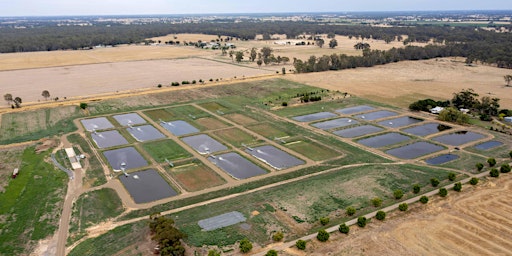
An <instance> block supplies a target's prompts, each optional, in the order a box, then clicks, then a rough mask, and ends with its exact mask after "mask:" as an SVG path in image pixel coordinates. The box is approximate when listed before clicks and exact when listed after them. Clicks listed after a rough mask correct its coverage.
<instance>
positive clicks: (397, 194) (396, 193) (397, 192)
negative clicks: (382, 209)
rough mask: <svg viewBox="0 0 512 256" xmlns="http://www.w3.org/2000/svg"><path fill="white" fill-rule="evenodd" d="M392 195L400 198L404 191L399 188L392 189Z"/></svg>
mask: <svg viewBox="0 0 512 256" xmlns="http://www.w3.org/2000/svg"><path fill="white" fill-rule="evenodd" d="M393 195H394V196H395V199H401V198H402V197H403V196H404V192H403V191H402V190H401V189H397V190H395V191H393Z"/></svg>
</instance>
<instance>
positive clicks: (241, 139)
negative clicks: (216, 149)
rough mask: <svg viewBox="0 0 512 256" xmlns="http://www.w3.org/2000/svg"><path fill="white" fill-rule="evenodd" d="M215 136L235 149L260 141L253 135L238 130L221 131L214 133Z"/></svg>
mask: <svg viewBox="0 0 512 256" xmlns="http://www.w3.org/2000/svg"><path fill="white" fill-rule="evenodd" d="M213 134H214V135H215V136H217V137H219V138H220V139H222V140H223V141H225V142H227V143H229V144H231V145H233V146H235V147H241V146H242V144H246V145H251V144H254V143H256V142H257V141H258V140H257V139H256V138H255V137H253V136H252V135H250V134H248V133H246V132H244V131H242V130H240V129H238V128H230V129H224V130H219V131H215V132H213Z"/></svg>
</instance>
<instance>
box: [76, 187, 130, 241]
mask: <svg viewBox="0 0 512 256" xmlns="http://www.w3.org/2000/svg"><path fill="white" fill-rule="evenodd" d="M123 211H124V208H123V205H122V203H121V199H120V198H119V196H118V195H117V193H116V192H115V191H114V190H113V189H110V188H103V189H100V190H95V191H92V192H88V193H85V194H82V195H81V196H80V197H79V198H78V199H77V200H76V202H75V203H74V204H73V212H72V215H71V221H70V227H69V236H68V244H72V243H73V242H75V241H77V240H78V239H80V238H82V237H83V236H84V235H85V234H86V231H85V229H86V228H88V227H90V226H92V225H94V224H98V223H100V222H102V221H106V220H108V219H109V218H113V217H116V216H118V215H119V214H121V213H122V212H123Z"/></svg>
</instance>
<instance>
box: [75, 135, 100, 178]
mask: <svg viewBox="0 0 512 256" xmlns="http://www.w3.org/2000/svg"><path fill="white" fill-rule="evenodd" d="M68 140H69V142H71V143H73V144H74V146H77V145H78V146H80V148H81V149H82V150H83V153H86V154H87V155H88V157H87V161H89V168H88V169H87V170H86V172H85V177H83V182H84V185H85V186H86V187H87V186H92V187H95V186H100V185H103V184H105V183H106V182H107V179H106V178H105V174H104V172H103V167H102V165H101V163H100V161H99V160H98V158H97V157H96V155H94V153H93V152H92V150H91V147H90V146H89V144H87V142H86V141H85V140H84V139H83V138H82V137H81V136H80V135H78V134H71V135H69V136H68Z"/></svg>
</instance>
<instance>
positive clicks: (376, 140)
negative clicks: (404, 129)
mask: <svg viewBox="0 0 512 256" xmlns="http://www.w3.org/2000/svg"><path fill="white" fill-rule="evenodd" d="M410 139H411V138H409V137H407V136H405V135H402V134H400V133H396V132H391V133H386V134H382V135H377V136H375V137H370V138H367V139H362V140H358V141H357V143H360V144H363V145H365V146H367V147H372V148H380V147H384V146H388V145H393V144H397V143H400V142H403V141H407V140H410Z"/></svg>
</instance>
